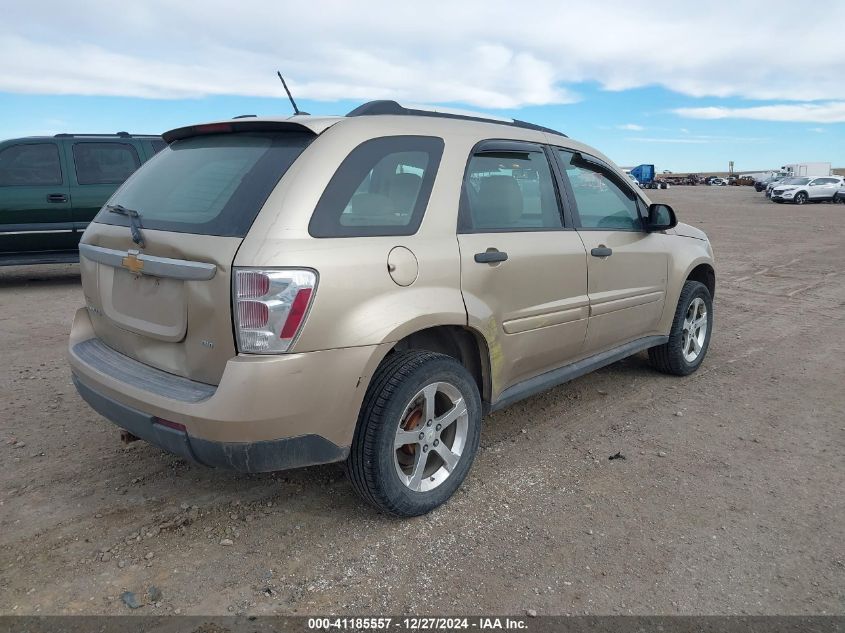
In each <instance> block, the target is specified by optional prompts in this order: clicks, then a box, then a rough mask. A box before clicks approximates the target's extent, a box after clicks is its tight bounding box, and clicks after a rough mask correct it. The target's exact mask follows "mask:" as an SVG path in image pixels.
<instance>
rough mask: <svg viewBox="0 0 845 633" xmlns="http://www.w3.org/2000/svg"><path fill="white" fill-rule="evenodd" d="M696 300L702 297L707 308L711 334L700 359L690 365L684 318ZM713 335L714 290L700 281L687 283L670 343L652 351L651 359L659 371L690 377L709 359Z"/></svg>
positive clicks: (708, 325)
mask: <svg viewBox="0 0 845 633" xmlns="http://www.w3.org/2000/svg"><path fill="white" fill-rule="evenodd" d="M696 298H701V299H702V300H703V301H704V305H705V306H706V308H707V332H706V334H705V337H704V343H703V344H702V346H701V351H700V352H699V354H698V356H697V357H696V358H695V360H693V361H692V362H688V361H687V360H686V358H684V354H683V340H684V331H683V328H684V318H685V317H686V314H687V310H689V307H690V304H691V303H692V302H693V300H695V299H696ZM712 334H713V298H712V297H711V296H710V291H709V290H708V289H707V286H705V285H704V284H702V283H700V282H698V281H687V282H686V283H685V284H684V287H683V288H682V289H681V296H680V297H679V298H678V307H677V308H676V309H675V318H674V319H673V321H672V329H671V331H670V332H669V340H668V341H667V342H666V343H664V344H663V345H658V346H656V347H652V348H650V349H649V350H648V358H649V360H650V361H651V364H652V366H653V367H654V368H655V369H656V370H657V371H660V372H663V373H664V374H673V375H675V376H688V375H689V374H691V373H693V372H694V371H695V370H696V369H698V368H699V367H700V366H701V363H702V362H703V361H704V357H705V356H707V349H708V347H710V337H711V336H712Z"/></svg>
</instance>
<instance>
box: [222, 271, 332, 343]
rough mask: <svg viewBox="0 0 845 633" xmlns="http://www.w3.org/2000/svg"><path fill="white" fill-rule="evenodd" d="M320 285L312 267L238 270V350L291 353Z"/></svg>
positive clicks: (236, 325)
mask: <svg viewBox="0 0 845 633" xmlns="http://www.w3.org/2000/svg"><path fill="white" fill-rule="evenodd" d="M316 286H317V274H316V273H315V272H313V271H310V270H291V269H270V270H257V269H243V268H241V269H235V287H234V295H235V296H234V304H235V305H234V308H235V310H234V312H235V315H234V316H235V332H236V334H237V339H238V350H239V351H241V352H247V353H252V354H279V353H283V352H287V351H288V349H290V346H291V344H292V343H293V341H294V339H295V338H296V335H297V334H298V333H299V331H300V330H301V329H302V323H303V322H304V321H305V317H306V315H307V313H308V308H309V306H310V305H311V300H312V298H313V297H314V289H315V288H316Z"/></svg>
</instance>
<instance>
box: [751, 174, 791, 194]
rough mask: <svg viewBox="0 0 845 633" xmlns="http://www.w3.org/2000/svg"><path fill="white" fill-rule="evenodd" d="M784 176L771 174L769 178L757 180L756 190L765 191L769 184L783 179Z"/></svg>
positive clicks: (755, 183)
mask: <svg viewBox="0 0 845 633" xmlns="http://www.w3.org/2000/svg"><path fill="white" fill-rule="evenodd" d="M783 178H784V177H783V176H769V177H768V178H763V179H762V180H755V181H754V190H755V191H757V192H761V191H765V190H766V187H767V186H768V185H770V184H772V183H774V182H777V181H780V180H783Z"/></svg>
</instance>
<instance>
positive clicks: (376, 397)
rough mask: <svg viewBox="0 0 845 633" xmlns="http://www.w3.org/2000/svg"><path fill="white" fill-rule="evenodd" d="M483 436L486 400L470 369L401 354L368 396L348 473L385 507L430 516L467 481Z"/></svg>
mask: <svg viewBox="0 0 845 633" xmlns="http://www.w3.org/2000/svg"><path fill="white" fill-rule="evenodd" d="M480 435H481V398H480V396H479V394H478V387H477V386H476V384H475V380H474V379H473V377H472V376H471V375H470V374H469V372H468V371H467V370H466V369H465V368H464V366H463V365H461V364H460V363H459V362H458V361H456V360H455V359H454V358H452V357H450V356H445V355H443V354H436V353H434V352H426V351H417V350H410V351H403V352H397V353H395V354H393V355H392V356H390V357H388V359H387V360H386V361H385V362H384V363H382V365H381V367H379V369H378V370H377V371H376V373H375V375H374V376H373V379H372V381H371V383H370V387H369V389H368V390H367V394H366V396H365V397H364V402H363V404H362V407H361V412H360V415H359V418H358V426H357V428H356V430H355V436H354V438H353V441H352V448H351V451H350V454H349V458H348V459H347V462H346V472H347V474H348V476H349V479H350V481H351V482H352V486H353V488H355V491H356V492H357V493H358V494H359V495H360V496H361V497H362V498H363V499H364V500H366V501H367V502H369V503H371V504H372V505H374V506H375V507H377V508H378V509H380V510H383V511H385V512H388V513H390V514H393V515H396V516H403V517H410V516H417V515H420V514H425V513H426V512H430V511H431V510H433V509H434V508H436V507H437V506H439V505H441V504H442V503H444V502H445V501H447V500H448V499H449V498H450V497H451V496H452V494H454V492H455V490H457V489H458V487H459V486H460V485H461V483H462V482H463V480H464V479H465V478H466V476H467V473H468V472H469V469H470V467H471V466H472V462H473V459H474V457H475V453H476V451H477V450H478V442H479V438H480Z"/></svg>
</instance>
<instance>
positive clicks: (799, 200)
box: [793, 191, 807, 204]
mask: <svg viewBox="0 0 845 633" xmlns="http://www.w3.org/2000/svg"><path fill="white" fill-rule="evenodd" d="M793 201H794V202H795V204H804V203H805V202H807V194H806V193H804V192H803V191H799V192H798V193H796V194H795V197H794V198H793Z"/></svg>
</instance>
